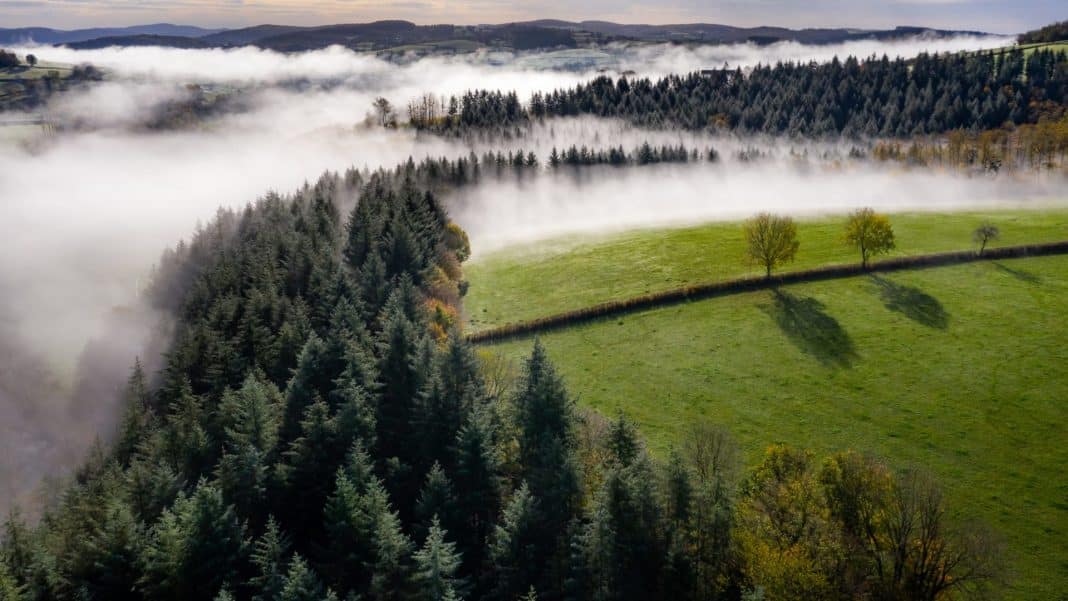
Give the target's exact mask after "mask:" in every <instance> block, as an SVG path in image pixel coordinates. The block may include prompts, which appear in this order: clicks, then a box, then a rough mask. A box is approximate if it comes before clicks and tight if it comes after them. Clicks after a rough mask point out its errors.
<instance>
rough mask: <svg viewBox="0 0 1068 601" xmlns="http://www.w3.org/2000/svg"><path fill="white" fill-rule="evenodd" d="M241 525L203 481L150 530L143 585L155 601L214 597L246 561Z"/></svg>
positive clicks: (243, 533)
mask: <svg viewBox="0 0 1068 601" xmlns="http://www.w3.org/2000/svg"><path fill="white" fill-rule="evenodd" d="M247 547H248V544H247V542H246V540H245V526H244V524H242V523H241V522H240V521H239V520H238V518H237V515H236V514H235V513H234V510H233V507H231V506H228V505H226V504H225V502H224V500H223V497H222V493H221V492H220V491H219V490H218V489H217V488H214V487H213V486H211V485H209V484H207V483H205V482H203V481H202V482H201V483H200V484H198V485H197V488H196V490H194V491H193V494H192V496H190V497H179V498H178V500H177V501H176V502H175V504H174V506H173V507H172V508H171V509H168V510H166V511H164V512H163V515H162V516H161V517H160V519H159V521H158V522H156V524H155V526H154V527H153V528H152V532H151V534H150V536H149V543H148V546H147V548H146V550H145V553H144V555H143V562H144V567H143V576H142V578H141V586H142V589H143V590H144V591H145V593H146V595H148V596H149V597H151V598H153V599H175V600H181V599H206V598H212V597H214V596H215V594H216V593H217V592H218V591H219V590H220V589H222V588H223V587H224V586H226V585H229V584H233V583H234V580H235V578H236V576H237V574H238V571H239V569H240V568H241V565H242V562H243V561H244V559H245V555H246V552H247Z"/></svg>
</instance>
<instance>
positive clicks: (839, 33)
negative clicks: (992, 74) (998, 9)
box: [524, 19, 989, 44]
mask: <svg viewBox="0 0 1068 601" xmlns="http://www.w3.org/2000/svg"><path fill="white" fill-rule="evenodd" d="M524 24H525V25H531V26H537V27H549V28H559V29H567V30H570V31H589V32H593V33H600V34H602V35H610V36H618V37H625V38H631V39H637V40H644V41H662V42H687V41H690V42H704V43H720V44H731V43H739V42H748V41H756V42H779V41H795V42H801V43H803V44H834V43H839V42H844V41H849V40H859V39H880V40H885V39H894V38H903V37H909V36H914V35H930V36H934V37H945V36H952V35H962V34H963V35H989V34H987V33H984V32H980V31H955V30H945V29H929V28H926V27H905V26H901V27H896V28H894V29H855V28H834V29H825V28H824V29H788V28H785V27H766V26H764V27H733V26H731V25H720V24H715V23H683V24H677V25H642V24H633V25H630V24H620V23H612V22H610V21H581V22H571V21H560V20H557V19H542V20H538V21H527V22H526V23H524Z"/></svg>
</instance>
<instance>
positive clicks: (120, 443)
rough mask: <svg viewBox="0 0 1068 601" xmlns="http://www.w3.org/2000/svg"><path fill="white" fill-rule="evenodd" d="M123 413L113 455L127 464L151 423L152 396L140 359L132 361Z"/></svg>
mask: <svg viewBox="0 0 1068 601" xmlns="http://www.w3.org/2000/svg"><path fill="white" fill-rule="evenodd" d="M123 405H124V413H123V418H122V423H121V424H120V426H119V436H118V439H117V440H116V441H115V457H116V459H118V460H119V462H120V463H122V464H123V465H127V464H129V462H130V459H131V458H132V457H133V455H134V453H135V452H136V451H137V447H138V445H139V444H140V443H141V441H142V440H144V438H145V437H146V436H147V434H148V432H147V430H148V429H149V428H150V427H151V426H152V423H153V418H154V416H153V411H152V398H151V394H150V393H149V390H148V383H147V382H146V380H145V372H144V368H143V367H142V366H141V359H137V360H136V361H135V362H134V368H133V372H132V373H131V374H130V378H129V380H127V382H126V393H125V395H124V400H123Z"/></svg>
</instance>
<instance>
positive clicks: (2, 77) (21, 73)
mask: <svg viewBox="0 0 1068 601" xmlns="http://www.w3.org/2000/svg"><path fill="white" fill-rule="evenodd" d="M71 69H72V66H71V65H67V64H63V63H52V62H48V61H40V62H38V63H37V65H36V66H34V67H31V66H29V65H25V64H24V65H22V66H20V67H14V68H11V69H0V82H5V81H6V82H15V81H25V80H30V79H42V78H44V77H48V73H49V72H50V71H55V72H56V73H58V74H59V77H61V78H62V77H69V76H70V73H71Z"/></svg>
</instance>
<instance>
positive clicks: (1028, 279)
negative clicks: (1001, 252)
mask: <svg viewBox="0 0 1068 601" xmlns="http://www.w3.org/2000/svg"><path fill="white" fill-rule="evenodd" d="M993 265H994V267H997V268H998V269H1000V270H1001V271H1004V272H1005V273H1007V274H1009V275H1011V276H1012V277H1014V278H1016V279H1018V280H1020V281H1021V282H1023V283H1025V284H1041V283H1042V278H1040V277H1038V276H1037V275H1035V274H1033V273H1030V272H1027V271H1023V270H1020V269H1013V268H1012V267H1008V266H1006V265H1002V264H1001V263H994V264H993Z"/></svg>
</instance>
